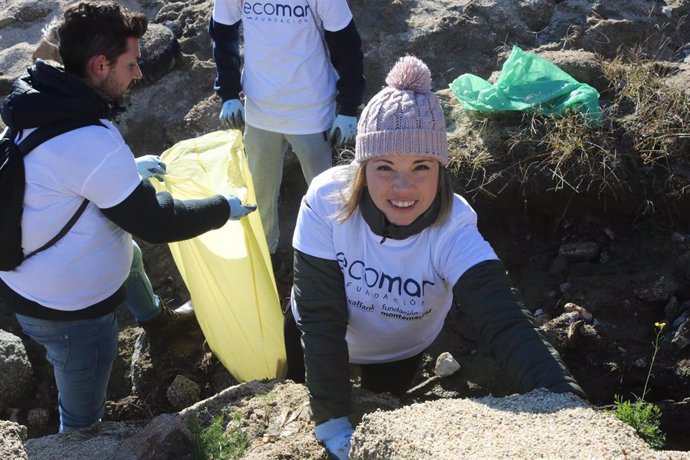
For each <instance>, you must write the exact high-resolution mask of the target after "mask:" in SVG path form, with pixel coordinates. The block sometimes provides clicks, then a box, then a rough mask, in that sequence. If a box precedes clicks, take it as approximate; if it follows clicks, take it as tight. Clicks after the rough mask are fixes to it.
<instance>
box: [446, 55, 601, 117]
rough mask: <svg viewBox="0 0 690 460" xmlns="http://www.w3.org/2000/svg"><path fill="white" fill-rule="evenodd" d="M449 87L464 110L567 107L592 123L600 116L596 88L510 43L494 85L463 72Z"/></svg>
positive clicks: (547, 110) (545, 111)
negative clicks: (510, 45)
mask: <svg viewBox="0 0 690 460" xmlns="http://www.w3.org/2000/svg"><path fill="white" fill-rule="evenodd" d="M450 89H451V90H452V91H453V94H455V97H457V98H458V100H459V101H460V103H461V104H462V106H463V108H465V109H466V110H474V111H478V112H497V111H536V112H541V113H543V114H545V115H551V114H556V115H560V114H562V113H563V112H565V111H566V110H568V109H571V110H575V111H577V112H580V113H582V115H583V116H585V117H586V118H587V119H589V120H590V123H591V124H592V125H595V126H597V125H600V124H601V122H602V119H603V114H602V112H601V108H600V107H599V93H598V92H597V90H596V89H594V88H592V87H591V86H589V85H587V84H585V83H580V82H578V81H577V80H575V79H574V78H573V77H571V76H570V75H568V74H567V73H566V72H564V71H563V70H561V69H560V68H559V67H558V66H557V65H556V64H554V63H552V62H549V61H547V60H546V59H544V58H542V57H540V56H537V55H536V54H534V53H528V52H526V51H522V50H521V49H520V48H518V47H517V46H513V51H512V52H511V53H510V56H509V57H508V60H507V61H506V62H505V63H504V64H503V68H502V69H501V75H500V76H499V77H498V81H497V82H496V84H495V85H492V84H491V83H489V82H488V81H486V80H484V79H483V78H480V77H478V76H476V75H472V74H463V75H460V76H459V77H458V78H456V79H455V80H454V81H453V82H452V83H451V84H450Z"/></svg>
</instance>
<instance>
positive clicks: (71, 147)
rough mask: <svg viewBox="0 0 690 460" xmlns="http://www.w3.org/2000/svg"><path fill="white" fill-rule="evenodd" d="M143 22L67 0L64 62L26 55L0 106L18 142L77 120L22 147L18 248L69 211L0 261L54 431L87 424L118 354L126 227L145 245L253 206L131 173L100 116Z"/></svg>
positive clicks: (115, 94)
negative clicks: (159, 188) (33, 345)
mask: <svg viewBox="0 0 690 460" xmlns="http://www.w3.org/2000/svg"><path fill="white" fill-rule="evenodd" d="M146 28H147V20H146V17H145V16H144V15H143V14H136V13H132V12H130V11H128V10H126V9H125V8H121V7H120V6H119V5H117V4H115V3H111V2H88V1H83V2H80V3H76V4H73V5H72V6H70V7H69V8H68V9H67V10H66V11H65V13H64V17H63V18H62V20H61V21H60V23H59V24H58V37H59V52H60V55H61V57H62V61H63V63H64V70H63V69H61V68H59V67H55V66H52V65H49V64H48V63H46V62H43V61H37V62H36V64H35V65H34V66H32V67H31V68H29V70H28V75H27V76H24V77H22V78H20V79H18V80H17V81H16V82H15V83H14V85H13V87H12V91H11V93H10V94H9V95H8V96H7V98H6V99H5V102H4V104H3V106H2V109H1V110H2V118H3V121H4V122H5V124H6V125H7V127H8V129H9V130H10V132H11V133H14V141H15V142H16V143H17V144H18V145H20V146H21V143H22V141H23V140H25V139H27V138H28V137H29V136H31V133H32V132H33V131H34V130H36V129H42V128H43V127H45V126H64V124H65V123H70V122H84V123H83V124H82V127H78V128H76V129H72V130H70V131H67V132H64V133H63V134H60V135H57V136H54V137H52V138H50V139H48V140H46V141H45V142H42V143H41V144H39V145H38V146H37V147H35V148H34V149H33V150H32V151H31V152H30V153H29V154H27V155H26V156H25V157H24V161H23V167H24V174H25V190H24V198H23V214H22V216H21V245H22V247H23V248H24V254H31V253H32V252H34V251H36V250H37V249H42V246H44V245H45V243H46V242H49V241H51V240H52V239H54V237H55V236H56V235H59V234H60V233H62V232H61V229H64V228H65V223H66V222H67V221H69V220H70V219H71V218H73V217H75V216H76V217H77V218H76V221H75V222H74V223H73V225H72V226H71V228H69V230H68V231H67V232H65V233H64V235H62V236H61V238H60V239H59V241H58V242H57V244H53V245H51V246H49V247H47V248H45V249H43V250H41V251H40V252H37V253H35V255H33V256H31V257H29V258H25V259H24V260H23V261H21V263H20V264H19V265H18V266H16V268H14V269H12V270H9V271H0V296H1V297H2V298H3V300H4V301H5V302H6V303H7V304H8V305H9V306H10V307H12V308H13V309H14V311H15V314H16V318H17V320H18V322H19V324H20V326H21V327H22V330H23V331H24V332H25V333H26V334H27V335H28V336H30V337H31V338H32V339H33V340H34V341H36V342H38V343H39V344H41V345H42V346H43V347H44V348H45V349H46V357H47V359H48V361H49V362H50V363H51V364H52V366H53V369H54V374H55V381H56V384H57V389H58V403H59V412H60V431H61V432H62V431H69V430H74V429H80V428H86V427H89V426H91V425H93V424H94V423H96V422H98V421H99V420H100V418H101V416H102V415H103V413H104V409H105V394H106V387H107V383H108V378H109V376H110V370H111V366H112V363H113V360H114V358H115V356H116V354H117V333H118V325H117V320H116V317H115V313H114V311H115V309H116V308H117V307H118V305H120V304H122V303H123V302H124V300H125V292H124V287H123V285H124V282H125V280H126V278H127V277H128V274H129V272H130V266H131V263H132V235H136V236H137V237H140V238H141V239H143V240H146V241H149V242H153V243H164V242H170V241H179V240H184V239H188V238H192V237H194V236H197V235H199V234H201V233H204V232H206V231H208V230H211V229H215V228H219V227H221V226H223V225H224V224H225V223H226V221H227V220H228V219H240V218H242V217H244V216H245V215H247V214H248V213H249V212H251V211H252V210H253V209H254V208H253V207H252V206H249V205H243V204H242V203H241V202H240V200H239V199H238V198H236V197H233V196H230V197H223V196H220V195H216V196H212V197H209V198H206V199H200V200H185V201H180V200H175V199H173V198H172V197H171V196H170V195H169V194H168V193H166V192H160V193H156V192H155V190H154V188H153V187H152V185H151V184H150V183H149V182H148V181H147V180H142V177H141V176H140V175H139V173H138V171H137V165H136V163H135V161H134V157H133V155H132V152H131V150H130V149H129V147H128V146H127V145H126V144H125V142H124V139H123V138H122V135H121V134H120V132H119V131H118V129H117V128H116V126H115V125H114V124H113V123H112V122H111V121H110V119H112V118H113V117H114V116H115V115H117V114H118V113H120V112H121V111H122V110H123V109H122V107H121V103H122V101H123V97H124V95H125V93H126V91H127V89H128V88H129V86H130V85H131V83H132V82H133V81H135V80H137V79H139V78H141V77H142V74H141V70H140V69H139V66H138V64H137V60H138V59H139V49H138V40H139V38H141V37H142V36H143V35H144V33H145V31H146ZM0 204H1V203H0ZM84 204H85V206H84V210H83V213H81V215H78V214H77V213H76V210H77V209H78V208H80V207H81V206H82V205H84Z"/></svg>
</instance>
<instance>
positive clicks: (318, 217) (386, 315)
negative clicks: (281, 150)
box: [292, 166, 497, 364]
mask: <svg viewBox="0 0 690 460" xmlns="http://www.w3.org/2000/svg"><path fill="white" fill-rule="evenodd" d="M344 168H347V166H337V167H335V168H331V169H329V170H328V171H325V172H324V173H322V174H320V175H319V176H317V177H316V178H315V179H314V180H313V181H312V183H311V186H310V187H309V190H308V191H307V194H306V196H305V198H304V200H303V202H302V206H301V208H300V211H299V216H298V218H297V225H296V228H295V233H294V237H293V246H294V247H295V248H296V249H298V250H299V251H302V252H303V253H305V254H308V255H311V256H314V257H319V258H322V259H329V260H337V261H338V263H339V264H340V268H341V270H342V272H343V276H344V281H345V294H346V296H347V303H348V312H349V324H348V328H347V335H346V340H347V344H348V349H349V353H350V362H352V363H359V364H368V363H379V362H389V361H396V360H400V359H404V358H409V357H411V356H414V355H416V354H418V353H420V352H422V351H423V350H424V349H426V348H427V347H428V346H429V345H430V344H431V343H432V342H433V341H434V339H435V338H436V337H437V336H438V334H439V332H440V331H441V328H442V327H443V322H444V320H445V317H446V315H447V313H448V311H449V310H450V307H451V305H452V303H453V291H452V289H453V286H454V285H455V283H456V282H457V281H458V279H459V278H460V276H462V274H463V273H465V271H466V270H467V269H469V268H471V267H473V266H474V265H476V264H478V263H480V262H483V261H485V260H494V259H497V257H496V254H495V253H494V251H493V249H492V248H491V246H490V245H489V243H488V242H486V241H485V240H484V238H483V237H482V236H481V234H480V233H479V231H478V230H477V215H476V213H475V212H474V210H473V209H472V208H471V207H470V205H469V204H468V203H467V202H466V201H465V200H464V199H463V198H462V197H461V196H459V195H455V198H454V201H453V206H452V209H451V212H450V215H449V217H448V219H447V220H446V221H445V223H443V225H441V226H436V225H433V226H430V227H427V228H425V229H424V230H422V231H421V232H420V233H418V234H416V235H413V236H410V237H409V238H406V239H404V240H393V239H386V240H385V242H383V243H382V242H381V239H382V238H381V237H380V236H378V235H376V234H375V233H374V232H372V231H371V229H370V228H369V226H368V225H367V223H366V222H365V220H364V218H363V217H362V215H361V213H360V212H359V211H357V212H355V213H354V214H353V215H352V217H350V218H349V219H348V220H346V221H345V222H343V223H338V222H337V221H336V220H335V219H334V215H335V214H336V212H337V210H338V204H337V203H334V202H333V201H332V199H330V198H329V197H330V196H331V195H332V194H333V193H334V192H335V191H337V190H339V189H341V188H342V187H343V184H342V182H338V181H337V180H334V179H335V177H337V175H340V176H342V174H343V171H344ZM305 203H308V205H309V206H306V205H305ZM292 309H293V314H294V315H295V318H299V315H298V312H297V309H296V305H295V303H294V302H293V304H292Z"/></svg>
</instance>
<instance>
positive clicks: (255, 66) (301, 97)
mask: <svg viewBox="0 0 690 460" xmlns="http://www.w3.org/2000/svg"><path fill="white" fill-rule="evenodd" d="M213 19H214V20H215V21H216V22H219V23H221V24H226V25H232V24H235V23H236V22H237V21H239V20H242V27H243V30H244V32H243V37H244V67H243V70H242V90H243V91H244V94H245V95H246V105H245V118H246V120H247V123H249V124H250V125H252V126H255V127H257V128H260V129H264V130H267V131H273V132H279V133H285V134H314V133H318V132H322V131H325V130H327V129H328V128H330V126H331V124H332V123H333V118H334V116H335V96H336V87H335V83H336V80H337V73H336V71H335V69H334V68H333V66H332V65H331V61H330V57H329V55H328V50H327V48H328V47H327V44H326V42H325V39H324V38H323V33H324V32H323V31H324V30H327V31H330V32H336V31H338V30H341V29H343V28H345V26H347V25H348V24H349V23H350V21H351V20H352V13H351V12H350V8H349V7H348V6H347V1H346V0H265V1H263V0H262V1H259V0H216V1H215V3H214V7H213Z"/></svg>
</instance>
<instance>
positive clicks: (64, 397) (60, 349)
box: [15, 313, 118, 432]
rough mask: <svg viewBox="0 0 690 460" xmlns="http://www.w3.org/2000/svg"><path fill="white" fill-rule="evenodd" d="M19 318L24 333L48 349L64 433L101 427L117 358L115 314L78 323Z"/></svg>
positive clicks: (19, 316)
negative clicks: (98, 424)
mask: <svg viewBox="0 0 690 460" xmlns="http://www.w3.org/2000/svg"><path fill="white" fill-rule="evenodd" d="M15 316H16V317H17V321H18V322H19V325H20V326H21V327H22V330H23V331H24V333H25V334H26V335H28V336H29V337H31V339H32V340H34V341H35V342H37V343H39V344H40V345H42V346H43V347H44V348H45V350H46V358H47V359H48V362H49V363H50V364H51V365H52V366H53V372H54V374H55V383H56V384H57V390H58V408H59V411H60V432H64V431H70V430H78V429H81V428H88V427H90V426H91V425H93V424H94V423H97V422H98V421H99V420H100V419H101V417H102V416H103V412H104V410H105V392H106V388H107V387H108V378H109V377H110V369H111V368H112V365H113V361H114V360H115V356H116V355H117V333H118V324H117V318H116V317H115V313H110V314H107V315H105V316H101V317H100V318H95V319H84V320H76V321H52V320H45V319H37V318H32V317H29V316H24V315H19V314H17V315H15Z"/></svg>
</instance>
